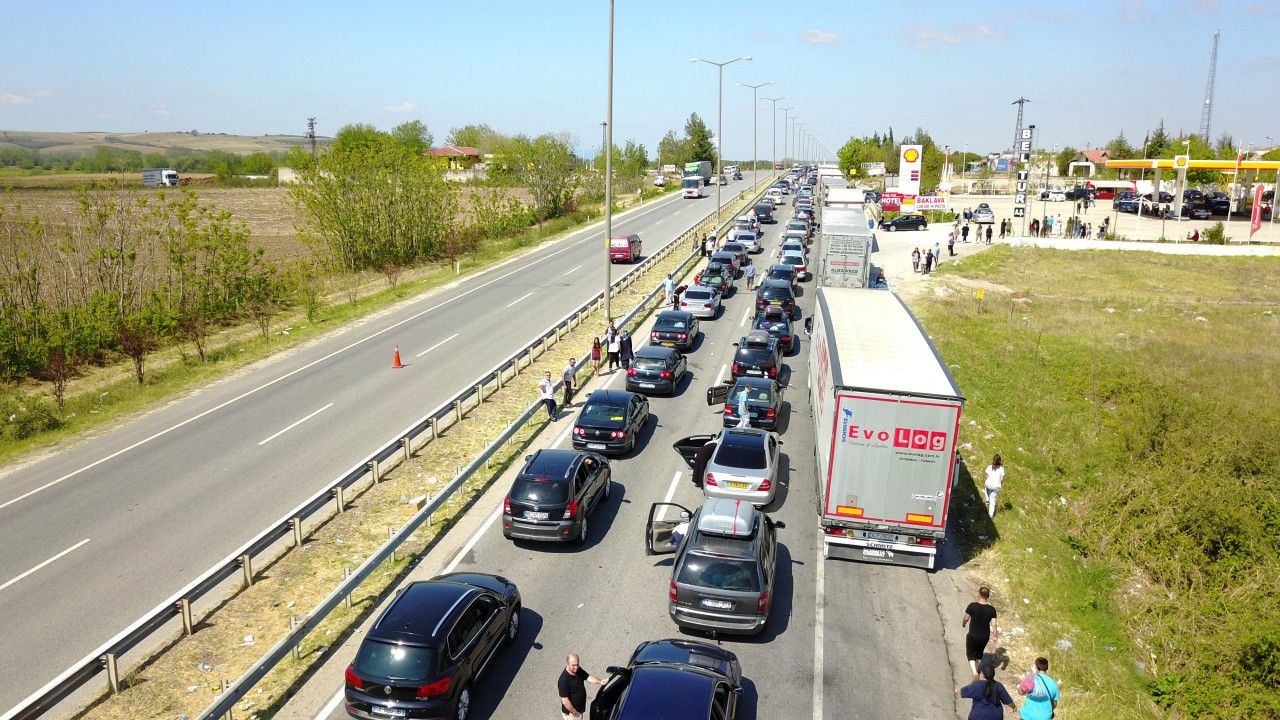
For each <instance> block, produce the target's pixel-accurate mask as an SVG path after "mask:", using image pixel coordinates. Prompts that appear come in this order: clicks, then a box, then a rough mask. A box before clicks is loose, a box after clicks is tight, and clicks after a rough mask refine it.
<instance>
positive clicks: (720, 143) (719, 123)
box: [689, 55, 751, 222]
mask: <svg viewBox="0 0 1280 720" xmlns="http://www.w3.org/2000/svg"><path fill="white" fill-rule="evenodd" d="M739 60H747V61H750V60H751V56H750V55H744V56H742V57H736V58H734V59H732V60H725V61H724V62H715V61H713V60H703V59H702V58H689V62H691V63H706V64H708V65H715V66H716V70H717V72H718V74H719V76H720V81H719V88H718V93H719V94H718V95H717V98H718V99H717V100H716V222H720V175H721V174H722V173H723V172H724V66H725V65H732V64H733V63H736V62H738V61H739Z"/></svg>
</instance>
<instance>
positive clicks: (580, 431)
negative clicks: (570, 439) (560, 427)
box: [573, 425, 587, 435]
mask: <svg viewBox="0 0 1280 720" xmlns="http://www.w3.org/2000/svg"><path fill="white" fill-rule="evenodd" d="M573 434H574V435H586V434H587V431H586V430H583V429H582V428H581V427H578V426H577V425H574V426H573Z"/></svg>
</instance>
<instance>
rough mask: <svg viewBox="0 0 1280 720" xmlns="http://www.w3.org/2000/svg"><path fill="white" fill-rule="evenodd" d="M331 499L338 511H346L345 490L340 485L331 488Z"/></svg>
mask: <svg viewBox="0 0 1280 720" xmlns="http://www.w3.org/2000/svg"><path fill="white" fill-rule="evenodd" d="M333 501H334V507H336V508H337V510H338V512H339V513H343V512H346V511H347V492H346V490H345V489H344V488H343V487H342V486H341V485H339V486H337V487H335V488H334V489H333Z"/></svg>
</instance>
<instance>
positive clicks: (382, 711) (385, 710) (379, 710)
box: [369, 705, 405, 718]
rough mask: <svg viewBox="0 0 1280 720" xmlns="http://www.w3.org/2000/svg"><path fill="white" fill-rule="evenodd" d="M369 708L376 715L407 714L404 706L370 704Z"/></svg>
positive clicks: (400, 715) (391, 716)
mask: <svg viewBox="0 0 1280 720" xmlns="http://www.w3.org/2000/svg"><path fill="white" fill-rule="evenodd" d="M369 710H370V711H372V712H373V714H374V715H381V716H382V717H389V718H402V717H404V716H405V709H404V708H394V707H381V706H379V705H370V706H369Z"/></svg>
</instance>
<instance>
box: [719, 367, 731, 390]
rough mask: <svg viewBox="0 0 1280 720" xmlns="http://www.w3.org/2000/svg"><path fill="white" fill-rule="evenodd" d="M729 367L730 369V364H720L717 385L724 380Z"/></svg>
mask: <svg viewBox="0 0 1280 720" xmlns="http://www.w3.org/2000/svg"><path fill="white" fill-rule="evenodd" d="M728 369H729V366H728V365H721V366H720V374H719V375H716V385H719V384H720V383H722V382H724V372H725V371H726V370H728Z"/></svg>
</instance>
